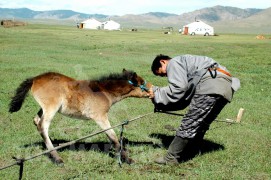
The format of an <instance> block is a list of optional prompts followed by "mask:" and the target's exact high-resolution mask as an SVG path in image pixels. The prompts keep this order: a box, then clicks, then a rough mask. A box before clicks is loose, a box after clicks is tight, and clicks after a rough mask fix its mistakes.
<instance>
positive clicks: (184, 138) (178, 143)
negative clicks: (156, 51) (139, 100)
mask: <svg viewBox="0 0 271 180" xmlns="http://www.w3.org/2000/svg"><path fill="white" fill-rule="evenodd" d="M151 69H152V72H153V73H154V75H157V76H161V77H167V78H168V86H165V87H157V86H152V88H151V89H150V98H151V99H152V101H153V103H154V105H155V107H156V109H160V110H163V109H167V110H170V107H173V106H174V107H175V106H176V104H177V106H179V107H180V108H181V109H183V108H184V107H182V104H189V108H188V111H187V113H186V114H185V116H184V117H183V120H182V123H181V125H180V127H179V128H178V129H177V131H176V135H175V137H174V139H173V141H172V142H171V144H170V146H169V148H168V151H167V154H166V155H165V156H164V157H160V158H158V159H156V160H155V162H156V163H159V164H178V162H179V160H180V157H181V156H185V154H182V153H183V152H184V149H185V147H186V146H187V144H188V143H189V142H191V141H194V140H202V139H203V137H204V135H205V133H206V131H207V130H208V129H209V126H210V124H211V123H212V122H213V121H214V120H215V118H216V117H217V116H218V114H219V113H220V111H221V110H222V109H223V108H224V106H225V105H226V104H227V103H228V102H230V101H231V100H232V96H233V93H234V91H237V89H238V88H239V87H240V82H239V80H238V79H237V78H234V77H232V76H231V74H230V73H229V71H228V70H227V69H226V68H225V67H223V66H221V65H220V64H219V63H217V62H215V61H214V60H213V59H212V58H209V57H205V56H196V55H181V56H177V57H174V58H170V57H169V56H166V55H162V54H160V55H158V56H156V58H155V59H154V61H153V64H152V67H151Z"/></svg>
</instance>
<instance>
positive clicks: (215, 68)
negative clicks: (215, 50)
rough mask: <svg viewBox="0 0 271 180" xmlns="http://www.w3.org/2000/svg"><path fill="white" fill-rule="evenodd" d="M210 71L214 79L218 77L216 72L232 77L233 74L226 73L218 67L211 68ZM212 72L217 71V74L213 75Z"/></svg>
mask: <svg viewBox="0 0 271 180" xmlns="http://www.w3.org/2000/svg"><path fill="white" fill-rule="evenodd" d="M208 71H209V72H210V74H211V76H212V78H215V77H216V75H217V73H216V71H218V72H221V73H223V74H225V75H227V76H229V77H231V74H230V73H229V72H227V71H225V70H224V69H221V68H218V67H210V68H208ZM212 71H215V74H213V73H212Z"/></svg>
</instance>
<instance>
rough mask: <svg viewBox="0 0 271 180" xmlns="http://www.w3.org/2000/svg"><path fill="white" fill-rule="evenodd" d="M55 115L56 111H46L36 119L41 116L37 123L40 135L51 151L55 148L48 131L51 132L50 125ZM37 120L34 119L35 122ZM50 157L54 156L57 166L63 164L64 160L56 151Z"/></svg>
mask: <svg viewBox="0 0 271 180" xmlns="http://www.w3.org/2000/svg"><path fill="white" fill-rule="evenodd" d="M55 113H56V109H54V110H51V111H50V110H45V111H44V113H43V114H42V115H41V114H38V115H37V116H36V118H37V117H40V115H41V117H40V119H39V121H38V122H37V129H38V131H39V132H40V135H41V137H42V138H43V140H44V143H45V145H46V147H47V149H48V150H51V149H53V148H54V146H53V144H52V141H51V140H50V138H49V134H48V131H49V127H50V123H51V121H52V119H53V117H54V115H55ZM36 118H35V119H34V121H35V120H36ZM35 123H36V121H35ZM50 155H51V156H52V158H53V159H54V161H55V162H56V163H57V164H60V163H63V160H62V159H61V158H60V156H59V155H58V153H57V151H56V150H53V151H51V152H50Z"/></svg>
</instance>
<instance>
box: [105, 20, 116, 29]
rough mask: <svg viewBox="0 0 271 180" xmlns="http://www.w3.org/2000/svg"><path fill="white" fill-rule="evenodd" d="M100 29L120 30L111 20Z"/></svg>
mask: <svg viewBox="0 0 271 180" xmlns="http://www.w3.org/2000/svg"><path fill="white" fill-rule="evenodd" d="M101 28H102V29H105V30H120V24H119V23H117V22H115V21H113V20H109V21H105V22H103V23H102V26H101Z"/></svg>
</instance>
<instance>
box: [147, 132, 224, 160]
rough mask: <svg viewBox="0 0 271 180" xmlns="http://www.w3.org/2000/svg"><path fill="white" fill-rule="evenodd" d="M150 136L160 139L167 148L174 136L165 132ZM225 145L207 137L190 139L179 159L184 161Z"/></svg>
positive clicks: (220, 148) (222, 147)
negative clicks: (198, 139)
mask: <svg viewBox="0 0 271 180" xmlns="http://www.w3.org/2000/svg"><path fill="white" fill-rule="evenodd" d="M150 137H153V138H157V139H160V140H161V142H162V145H163V146H164V147H165V148H168V147H169V145H170V143H171V141H172V140H173V138H174V136H168V135H165V134H159V133H158V134H151V135H150ZM224 149H225V147H224V146H223V145H221V144H218V143H215V142H212V141H210V140H207V139H203V140H201V141H191V142H189V144H188V145H187V147H186V148H185V149H184V151H183V153H182V154H183V156H181V158H180V161H181V162H185V161H188V160H191V159H193V158H194V157H195V156H197V155H203V154H205V153H210V152H213V151H219V150H224Z"/></svg>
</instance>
